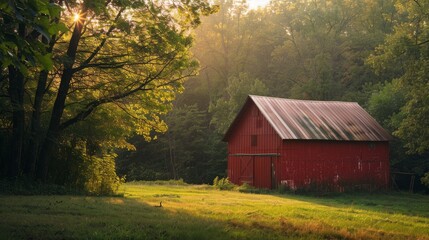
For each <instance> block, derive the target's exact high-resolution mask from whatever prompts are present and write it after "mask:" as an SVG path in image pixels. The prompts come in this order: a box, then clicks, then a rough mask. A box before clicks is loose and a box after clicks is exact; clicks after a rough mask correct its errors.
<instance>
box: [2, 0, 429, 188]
mask: <svg viewBox="0 0 429 240" xmlns="http://www.w3.org/2000/svg"><path fill="white" fill-rule="evenodd" d="M0 14H1V15H0V29H2V30H1V32H0V59H1V67H2V68H1V72H0V167H1V168H0V169H1V171H0V178H1V179H6V180H16V179H24V180H25V181H36V182H41V183H50V184H51V183H52V184H58V185H64V186H70V187H73V188H79V189H84V190H85V191H87V192H91V193H110V192H114V191H115V189H116V188H117V187H118V185H119V184H120V183H121V182H123V181H133V180H168V179H183V180H184V181H185V182H188V183H211V182H212V181H213V179H214V178H215V177H216V176H220V177H225V176H226V143H224V142H222V138H223V134H224V133H225V131H226V130H227V129H228V127H229V124H230V123H231V122H232V120H233V119H234V117H235V116H236V114H237V113H238V111H239V110H240V108H241V106H242V104H243V103H244V101H245V99H246V97H247V96H248V95H249V94H254V95H267V96H275V97H283V98H291V99H313V100H337V101H351V102H358V103H359V104H360V105H361V106H363V107H364V108H365V109H366V110H367V111H368V112H369V113H370V114H371V115H372V116H373V117H374V118H375V119H376V120H377V121H378V122H379V123H380V124H381V125H382V126H383V127H384V128H385V129H387V130H388V131H389V132H390V133H391V134H392V135H393V136H394V140H393V141H392V142H391V143H390V146H391V147H390V148H391V153H390V161H391V170H392V171H396V172H406V173H413V174H415V175H416V176H418V179H419V180H418V182H419V183H420V178H421V183H423V184H426V185H427V186H429V24H428V22H429V2H427V1H423V0H413V1H409V0H271V1H270V2H269V4H268V5H267V6H264V7H260V8H256V9H250V8H249V5H248V3H247V2H246V1H245V0H215V1H204V0H170V1H158V0H151V1H143V0H137V1H129V0H117V1H116V0H115V1H111V0H95V1H74V0H71V1H64V0H58V1H57V0H55V1H48V0H17V1H10V2H2V3H0ZM425 173H426V174H425Z"/></svg>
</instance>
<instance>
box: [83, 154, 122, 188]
mask: <svg viewBox="0 0 429 240" xmlns="http://www.w3.org/2000/svg"><path fill="white" fill-rule="evenodd" d="M114 158H115V156H114V155H105V156H103V157H95V156H88V155H83V156H82V160H83V161H82V162H81V164H80V166H79V171H78V178H77V186H78V187H79V188H82V189H83V190H84V191H85V192H87V193H89V194H94V195H111V194H116V193H117V191H118V189H119V186H120V185H121V183H123V182H124V181H125V179H124V178H119V177H118V176H117V175H116V171H115V160H114Z"/></svg>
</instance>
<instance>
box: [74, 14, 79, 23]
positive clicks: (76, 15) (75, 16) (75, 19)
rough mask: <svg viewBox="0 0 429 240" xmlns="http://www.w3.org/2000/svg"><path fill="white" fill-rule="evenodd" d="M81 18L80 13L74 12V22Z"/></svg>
mask: <svg viewBox="0 0 429 240" xmlns="http://www.w3.org/2000/svg"><path fill="white" fill-rule="evenodd" d="M79 20H80V14H79V13H74V14H73V22H77V21H79Z"/></svg>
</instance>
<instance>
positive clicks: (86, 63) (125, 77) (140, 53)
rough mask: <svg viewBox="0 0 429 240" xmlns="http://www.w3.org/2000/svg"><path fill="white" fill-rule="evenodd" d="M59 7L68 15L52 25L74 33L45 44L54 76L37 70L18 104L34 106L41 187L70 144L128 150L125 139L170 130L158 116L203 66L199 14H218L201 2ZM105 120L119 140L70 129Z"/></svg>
mask: <svg viewBox="0 0 429 240" xmlns="http://www.w3.org/2000/svg"><path fill="white" fill-rule="evenodd" d="M37 2H42V1H41V0H40V1H37ZM44 3H47V1H46V2H44ZM59 4H63V6H62V7H63V9H65V10H64V11H62V12H61V16H60V17H59V19H58V20H55V19H54V20H51V21H53V22H54V23H55V22H56V21H57V22H60V23H64V24H63V25H62V26H65V25H67V26H69V31H66V30H64V29H60V30H61V32H62V33H61V34H57V32H58V31H51V32H49V34H48V35H47V36H46V38H47V39H46V41H45V42H46V44H45V45H43V46H44V47H45V48H44V50H45V51H46V56H49V57H51V56H52V59H53V65H52V70H50V69H48V68H44V69H37V68H32V69H31V71H32V74H31V75H27V76H26V81H25V82H26V83H27V84H26V85H24V86H22V87H21V91H22V90H23V88H24V89H25V90H26V91H27V92H28V94H29V97H28V98H26V99H24V102H22V103H21V102H20V103H18V104H17V105H18V106H19V107H20V108H21V109H22V108H23V106H26V105H30V104H31V105H32V108H33V110H32V114H30V111H27V112H26V115H27V116H26V118H29V119H30V122H31V127H29V128H28V129H30V132H29V133H28V136H32V137H31V138H29V139H27V141H26V142H28V144H27V147H26V149H27V151H26V152H27V157H26V158H23V159H28V160H29V161H30V162H29V163H27V165H30V166H35V167H30V168H29V171H28V172H26V173H25V174H26V175H28V176H33V175H34V170H35V169H37V176H38V178H39V179H41V180H43V181H47V180H48V177H49V176H52V174H53V175H55V171H56V170H55V169H54V170H53V171H51V174H50V171H49V168H48V167H49V166H52V165H64V164H56V162H60V163H61V162H63V163H65V162H64V161H65V160H64V159H66V157H64V156H63V155H64V154H63V155H55V153H58V151H57V150H58V149H60V148H61V146H64V144H65V145H66V146H73V145H75V144H72V142H75V141H74V140H73V139H79V141H80V142H81V143H82V144H84V145H86V147H85V148H86V149H89V148H92V147H90V146H97V147H98V148H103V147H113V146H114V147H121V146H129V145H128V144H124V141H125V140H124V139H126V137H128V136H130V135H131V133H132V132H137V133H138V134H140V135H143V136H145V137H146V139H150V134H151V132H152V130H155V131H165V129H166V127H165V123H164V122H163V121H162V120H161V119H160V115H162V114H165V113H167V111H168V110H169V109H170V107H171V106H170V105H171V102H172V100H173V99H174V97H175V94H176V93H177V92H180V91H182V89H183V86H182V85H183V81H184V79H185V78H186V77H188V76H191V75H194V74H195V72H196V67H197V64H196V62H195V61H194V60H193V59H192V58H191V56H190V54H189V48H190V46H191V44H192V36H191V34H190V30H192V29H193V28H195V27H196V26H197V25H198V24H199V23H200V15H204V14H209V13H211V12H212V11H213V8H212V7H211V6H210V5H209V4H208V3H207V2H205V1H201V0H194V1H179V0H175V1H170V2H169V3H168V4H165V3H164V2H162V1H156V0H154V1H104V0H97V1H80V2H74V1H72V2H63V1H60V2H59ZM2 6H3V5H2ZM6 7H8V6H6ZM60 9H61V8H60ZM2 13H3V12H2ZM58 14H59V11H58ZM18 48H19V47H18ZM43 56H45V55H43ZM3 64H6V65H7V64H8V63H3ZM9 65H10V64H9ZM7 95H8V98H10V99H13V96H12V95H11V94H7ZM12 105H13V104H12ZM21 112H22V111H21ZM30 115H31V116H30ZM100 116H104V118H103V119H101V118H100ZM103 120H106V121H112V122H110V124H116V128H115V130H116V131H119V132H121V133H118V134H116V135H115V134H112V135H111V136H116V137H117V139H112V138H109V137H99V138H97V137H94V135H91V134H89V133H87V132H86V131H77V134H76V132H73V131H69V129H72V128H74V129H75V130H76V129H83V128H85V125H86V124H91V123H92V122H95V123H97V124H98V123H100V122H102V121H103ZM105 125H106V126H108V123H107V122H106V123H105ZM78 134H80V135H79V136H76V135H78ZM13 136H16V134H15V133H13ZM12 139H13V137H12ZM115 140H119V141H115ZM114 142H118V144H114ZM112 145H113V146H112ZM93 154H96V153H93ZM99 154H101V153H100V152H99ZM21 158H22V157H21ZM53 160H55V161H53ZM36 162H37V165H36V164H35V163H36ZM14 174H15V175H18V174H19V173H18V172H16V173H14Z"/></svg>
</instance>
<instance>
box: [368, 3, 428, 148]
mask: <svg viewBox="0 0 429 240" xmlns="http://www.w3.org/2000/svg"><path fill="white" fill-rule="evenodd" d="M396 8H397V11H398V12H399V13H400V14H401V15H402V16H403V21H401V22H398V23H397V24H396V26H395V31H394V32H393V33H391V34H390V35H388V36H387V37H386V39H385V41H384V44H382V45H380V46H379V47H377V49H376V50H375V52H374V54H372V55H371V56H370V57H369V59H368V62H369V63H370V64H371V66H372V67H373V68H374V69H375V70H376V71H377V72H379V73H384V72H395V73H397V74H396V76H394V77H395V78H391V79H388V80H392V79H397V80H395V81H396V83H395V85H397V86H399V88H400V89H401V91H402V92H403V94H404V102H403V103H402V104H401V106H400V107H401V108H400V112H399V116H400V118H399V119H395V121H393V122H392V124H393V125H394V130H395V131H394V134H395V135H396V136H398V137H399V138H401V139H402V140H403V141H404V144H405V147H406V148H407V149H408V153H411V154H412V153H414V154H421V155H422V154H424V153H426V152H427V151H428V150H429V140H428V139H429V130H428V129H427V128H425V127H423V126H428V124H429V122H428V118H427V116H428V114H429V108H428V107H427V106H428V104H429V102H428V101H429V97H428V94H427V93H428V92H429V87H428V86H429V85H428V80H427V75H428V70H427V69H428V61H429V54H428V48H429V46H428V44H427V37H428V36H429V30H428V29H427V28H426V27H425V26H426V22H427V21H428V15H427V12H428V11H429V5H428V4H427V3H423V2H422V3H420V2H419V1H399V2H398V3H397V5H396Z"/></svg>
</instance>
